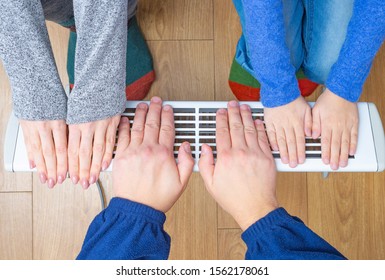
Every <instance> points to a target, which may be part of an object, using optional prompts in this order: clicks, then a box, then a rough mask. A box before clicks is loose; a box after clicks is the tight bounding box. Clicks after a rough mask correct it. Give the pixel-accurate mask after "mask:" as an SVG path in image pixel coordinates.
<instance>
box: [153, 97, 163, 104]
mask: <svg viewBox="0 0 385 280" xmlns="http://www.w3.org/2000/svg"><path fill="white" fill-rule="evenodd" d="M151 102H154V103H161V102H162V99H160V98H159V97H158V96H154V97H153V98H151Z"/></svg>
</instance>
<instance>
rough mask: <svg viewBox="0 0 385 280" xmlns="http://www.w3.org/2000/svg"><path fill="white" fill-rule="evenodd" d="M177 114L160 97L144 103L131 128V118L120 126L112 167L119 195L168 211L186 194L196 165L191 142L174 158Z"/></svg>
mask: <svg viewBox="0 0 385 280" xmlns="http://www.w3.org/2000/svg"><path fill="white" fill-rule="evenodd" d="M174 141H175V128H174V115H173V110H172V108H171V106H168V105H166V106H164V107H163V108H162V100H161V99H160V98H159V97H153V98H152V99H151V104H150V107H149V108H148V105H147V104H145V103H140V104H139V105H138V106H137V108H136V112H135V119H134V123H133V125H132V128H131V131H130V124H129V122H128V119H127V118H125V117H122V119H121V121H120V125H119V137H118V147H117V151H116V155H115V159H114V165H113V170H112V180H113V191H114V195H115V196H117V197H121V198H125V199H129V200H131V201H135V202H138V203H142V204H145V205H147V206H150V207H152V208H154V209H157V210H159V211H162V212H167V211H168V210H169V209H170V208H171V207H172V206H173V205H174V204H175V202H176V201H177V200H178V198H179V197H180V196H181V194H182V193H183V191H184V189H185V187H186V185H187V182H188V180H189V178H190V175H191V173H192V170H193V167H194V160H193V158H192V155H191V149H190V144H189V143H188V142H184V143H183V144H182V146H181V147H180V148H179V151H178V164H177V163H176V162H175V159H174Z"/></svg>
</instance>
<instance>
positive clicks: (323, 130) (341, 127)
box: [312, 89, 358, 170]
mask: <svg viewBox="0 0 385 280" xmlns="http://www.w3.org/2000/svg"><path fill="white" fill-rule="evenodd" d="M312 130H313V134H312V137H313V138H314V139H316V138H318V137H319V136H320V135H321V150H322V160H323V162H324V163H325V164H330V167H331V168H332V169H333V170H337V169H338V168H339V167H346V166H347V165H348V157H349V155H354V154H355V153H356V149H357V138H358V108H357V104H356V103H353V102H350V101H347V100H345V99H343V98H341V97H339V96H337V95H335V94H334V93H333V92H331V91H330V90H328V89H326V90H325V91H324V92H323V93H322V95H321V96H320V97H319V98H318V100H317V102H316V104H315V105H314V108H313V128H312Z"/></svg>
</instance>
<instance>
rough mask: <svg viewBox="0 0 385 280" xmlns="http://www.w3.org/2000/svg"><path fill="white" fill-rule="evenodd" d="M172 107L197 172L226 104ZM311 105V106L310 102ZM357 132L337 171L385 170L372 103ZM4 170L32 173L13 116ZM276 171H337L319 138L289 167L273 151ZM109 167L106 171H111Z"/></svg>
mask: <svg viewBox="0 0 385 280" xmlns="http://www.w3.org/2000/svg"><path fill="white" fill-rule="evenodd" d="M140 102H143V101H130V102H127V106H126V107H127V109H126V111H125V113H124V114H123V115H125V116H127V117H129V118H130V121H131V122H132V120H133V117H134V115H135V108H136V105H137V104H139V103H140ZM163 104H169V105H171V106H172V107H173V108H174V115H175V117H174V119H175V126H176V140H175V146H174V147H175V149H174V151H175V152H174V153H175V155H176V154H177V149H178V148H179V146H180V144H181V143H183V142H184V141H189V142H190V144H191V148H192V152H193V156H194V158H195V161H196V164H195V167H194V171H198V165H197V162H198V159H199V156H200V147H201V145H202V144H203V143H206V144H208V145H210V146H212V148H213V150H214V152H215V149H216V146H215V112H216V110H217V109H219V108H226V106H227V102H218V101H168V102H167V101H166V102H164V103H163ZM241 104H248V105H250V107H251V108H252V115H253V117H254V118H261V119H263V106H262V104H261V103H260V102H241ZM311 105H313V104H312V103H311ZM358 111H359V118H360V124H359V133H358V146H357V153H356V155H355V156H354V157H351V158H349V164H348V166H347V167H346V168H340V169H338V170H337V172H381V171H383V170H384V169H385V136H384V130H383V127H382V123H381V118H380V116H379V114H378V111H377V109H376V107H375V105H374V104H373V103H365V102H360V103H358ZM4 144H5V145H4V161H5V169H6V170H8V171H14V172H16V171H31V170H30V169H29V162H28V158H27V153H26V149H25V145H24V139H23V133H22V130H21V129H19V124H18V120H17V119H16V118H15V116H14V115H13V114H12V115H11V117H10V120H9V123H8V128H7V134H6V139H5V143H4ZM273 155H274V157H275V161H276V164H277V170H278V171H283V172H336V171H334V170H332V169H331V168H330V166H329V165H325V164H323V163H322V160H321V144H320V139H317V140H313V139H306V162H305V163H304V164H301V165H298V166H297V167H296V168H291V167H289V166H288V165H286V164H282V163H281V160H280V158H279V153H278V152H273ZM111 169H112V167H111V166H110V168H109V169H108V170H107V171H111Z"/></svg>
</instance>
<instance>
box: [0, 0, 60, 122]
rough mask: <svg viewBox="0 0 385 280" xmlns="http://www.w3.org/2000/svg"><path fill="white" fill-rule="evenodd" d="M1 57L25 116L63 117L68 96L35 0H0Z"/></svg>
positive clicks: (17, 111) (20, 114)
mask: <svg viewBox="0 0 385 280" xmlns="http://www.w3.org/2000/svg"><path fill="white" fill-rule="evenodd" d="M0 11H1V13H0V57H1V59H2V60H3V63H4V66H5V69H6V71H7V73H8V76H9V79H10V82H11V85H12V92H13V103H14V111H15V115H16V116H17V117H18V118H20V119H24V120H59V119H65V118H66V111H67V97H66V95H65V92H64V89H63V87H62V84H61V81H60V78H59V75H58V73H57V68H56V64H55V60H54V57H53V54H52V49H51V45H50V42H49V38H48V32H47V29H46V25H45V20H44V14H43V9H42V6H41V3H40V1H38V0H23V1H0Z"/></svg>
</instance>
